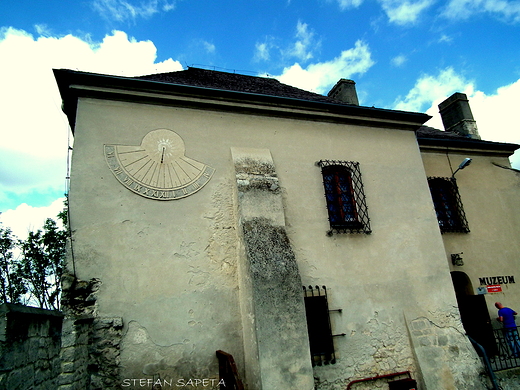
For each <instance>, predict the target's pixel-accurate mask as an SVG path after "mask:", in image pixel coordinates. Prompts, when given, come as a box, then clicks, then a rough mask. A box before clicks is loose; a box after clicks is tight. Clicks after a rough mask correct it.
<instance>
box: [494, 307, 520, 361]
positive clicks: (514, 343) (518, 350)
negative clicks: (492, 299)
mask: <svg viewBox="0 0 520 390" xmlns="http://www.w3.org/2000/svg"><path fill="white" fill-rule="evenodd" d="M495 307H496V308H497V309H498V318H497V319H498V321H500V322H501V323H502V324H503V326H504V334H505V337H506V340H507V343H508V344H509V348H511V352H512V354H513V356H514V357H515V358H517V357H520V338H519V336H518V329H517V327H516V322H515V316H516V314H517V313H516V311H514V310H513V309H510V308H509V307H505V306H504V305H502V304H501V303H500V302H497V303H495Z"/></svg>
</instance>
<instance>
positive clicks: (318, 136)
mask: <svg viewBox="0 0 520 390" xmlns="http://www.w3.org/2000/svg"><path fill="white" fill-rule="evenodd" d="M159 128H166V129H170V130H173V131H174V132H176V133H177V134H178V135H179V136H180V137H181V138H182V140H183V141H184V144H185V147H186V156H188V157H189V158H192V159H194V160H197V161H200V162H203V163H204V164H207V165H208V166H210V167H212V168H214V169H215V172H214V174H213V176H212V178H211V180H210V181H209V182H208V183H207V184H206V185H205V186H204V188H202V189H201V190H200V191H198V192H197V193H195V194H193V195H190V196H188V197H186V198H183V199H179V200H172V201H157V200H153V199H147V198H144V197H141V196H139V195H136V194H135V193H132V192H131V191H129V190H128V189H127V188H125V187H124V186H122V185H121V184H120V183H119V182H118V181H117V180H116V179H115V177H114V176H113V174H112V172H111V171H110V170H109V168H108V165H107V163H106V161H105V158H104V155H103V145H105V144H122V145H139V144H140V142H141V140H142V138H143V137H144V136H145V135H146V134H147V133H148V132H150V131H152V130H155V129H159ZM232 148H241V149H247V148H256V149H267V150H269V151H270V154H271V156H272V161H273V164H274V168H275V171H276V175H277V178H278V179H279V186H280V190H279V191H280V196H281V199H282V205H283V218H284V219H285V229H286V232H287V237H288V239H289V241H290V245H291V246H292V250H293V252H294V256H295V261H296V263H297V265H298V269H299V273H300V277H301V281H302V284H305V285H326V286H327V288H328V290H329V291H330V293H329V305H330V306H331V308H341V309H343V312H342V313H341V314H331V321H332V326H333V331H334V332H335V333H345V336H340V337H337V338H335V347H336V351H337V357H338V361H337V363H336V364H335V365H330V366H326V367H315V368H314V376H315V378H316V387H317V388H320V389H339V388H344V386H345V385H346V384H347V383H348V381H349V379H352V378H360V377H365V376H373V375H377V374H380V373H387V372H392V371H394V370H395V371H403V370H409V371H411V372H412V373H413V375H414V376H416V377H418V378H419V379H420V380H421V381H422V382H421V383H423V385H424V386H425V388H428V389H446V388H475V389H477V388H479V386H480V385H479V384H478V379H476V378H477V376H478V366H479V365H478V361H477V359H476V355H475V354H474V352H473V351H472V350H471V349H470V348H468V345H469V344H468V341H467V340H466V339H465V338H464V336H463V334H462V332H461V328H460V322H459V319H458V317H457V313H454V311H453V308H454V307H455V306H456V303H455V296H454V293H453V289H452V287H451V279H450V274H449V272H450V269H449V265H448V263H447V262H446V252H445V249H444V243H443V239H442V237H441V235H440V233H439V230H438V227H437V220H436V217H435V213H434V211H433V205H432V203H431V198H430V195H429V190H428V186H427V182H426V176H425V174H424V167H423V164H422V161H421V156H420V153H419V149H418V146H417V143H416V141H415V135H414V134H413V133H412V132H409V131H401V130H390V129H382V128H370V127H360V126H354V125H345V124H334V123H323V122H314V121H298V120H292V119H282V118H275V117H266V116H254V115H242V114H235V113H223V112H217V111H201V110H193V109H187V108H176V107H162V106H153V105H144V104H134V103H124V102H110V101H98V100H94V99H80V101H79V109H78V117H77V124H76V130H75V144H74V155H73V163H72V175H71V183H72V184H71V190H70V205H71V215H70V218H71V227H72V230H73V232H74V233H73V237H74V243H75V248H74V256H75V259H74V261H75V269H76V273H77V276H78V277H79V278H80V279H83V280H89V279H91V278H98V279H100V281H101V285H100V289H99V293H98V301H97V311H98V312H97V314H98V315H100V316H109V317H110V316H114V317H115V316H117V317H122V318H123V321H124V327H123V340H122V344H121V345H122V347H121V348H122V350H121V367H122V368H121V376H122V378H143V377H153V376H154V375H155V376H157V375H160V376H161V378H168V379H174V380H177V379H179V378H213V377H215V376H216V375H218V366H217V361H216V358H215V351H216V350H218V349H221V350H224V351H226V352H228V353H231V354H233V356H234V357H235V360H236V362H237V365H238V367H239V371H240V372H241V375H243V376H245V371H246V370H245V367H246V366H247V365H248V361H247V360H246V357H245V356H246V355H247V354H245V353H244V350H248V348H250V345H249V343H250V342H252V340H251V339H249V338H248V337H245V336H244V335H247V334H248V333H247V332H244V328H243V323H244V315H246V316H247V311H248V310H250V309H251V306H250V305H249V304H248V302H247V300H244V299H241V298H240V296H239V288H246V286H244V284H243V283H242V281H241V280H240V277H241V276H240V275H241V273H240V272H238V267H239V264H238V262H239V261H240V258H241V253H242V254H243V253H244V252H243V251H244V248H243V246H242V245H243V244H242V242H241V238H240V234H239V230H238V228H239V226H240V221H239V218H240V217H239V214H238V206H237V204H238V202H237V199H236V186H237V181H236V177H235V171H234V164H233V160H232V152H231V150H232ZM322 159H330V160H348V161H358V162H359V163H360V170H361V173H362V177H363V184H364V189H365V194H366V197H367V204H368V210H369V215H370V219H371V227H372V231H373V233H372V234H370V235H365V234H354V235H352V234H340V235H333V236H328V235H327V234H326V232H327V231H328V230H329V226H328V220H327V210H326V206H325V200H324V194H323V185H322V182H321V173H320V170H319V168H318V167H317V166H316V165H315V162H316V161H319V160H322ZM244 313H245V314H244ZM419 319H424V320H425V321H427V323H429V324H433V325H431V329H430V330H429V332H430V333H431V334H432V335H433V336H432V338H431V340H430V341H431V342H430V343H429V344H427V345H424V338H422V339H421V338H420V337H419V335H418V334H417V332H416V331H417V329H416V328H414V327H413V326H412V324H414V323H415V322H414V321H417V320H419ZM439 323H442V324H443V326H442V329H443V330H442V332H440V333H439V332H437V330H438V329H440V327H439V325H438V324H439ZM414 332H415V333H414ZM301 337H302V338H305V337H307V336H306V335H305V334H301ZM244 340H245V341H244ZM421 340H423V341H421ZM434 340H435V341H434ZM460 351H463V353H459V352H460ZM422 367H429V368H428V371H427V375H425V374H424V370H423V369H422ZM449 367H451V368H449ZM435 368H438V369H435ZM452 371H460V372H468V373H469V374H468V375H467V376H464V377H460V376H457V375H454V374H453V372H452ZM245 381H246V383H247V377H246V378H245ZM441 384H442V385H441ZM446 385H447V386H448V387H443V386H446ZM450 386H451V387H450ZM464 386H469V387H464ZM250 388H251V389H253V388H255V387H250Z"/></svg>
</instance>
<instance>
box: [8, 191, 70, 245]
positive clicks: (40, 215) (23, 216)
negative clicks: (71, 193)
mask: <svg viewBox="0 0 520 390" xmlns="http://www.w3.org/2000/svg"><path fill="white" fill-rule="evenodd" d="M64 200H65V198H59V199H56V200H55V201H54V202H52V204H50V205H49V206H47V207H32V206H29V205H27V204H25V203H22V204H21V205H19V206H18V207H17V208H16V209H14V210H7V211H6V212H4V213H1V214H0V223H1V224H2V226H3V227H4V228H7V227H8V228H10V229H11V231H12V232H13V234H14V235H15V236H17V237H18V238H20V239H26V238H27V235H28V233H29V231H36V230H38V229H42V227H43V224H44V223H45V221H46V220H47V218H52V219H54V220H55V221H56V222H58V226H61V225H60V224H59V221H58V219H57V218H56V217H57V215H58V213H60V212H61V211H63V208H64V203H63V202H64Z"/></svg>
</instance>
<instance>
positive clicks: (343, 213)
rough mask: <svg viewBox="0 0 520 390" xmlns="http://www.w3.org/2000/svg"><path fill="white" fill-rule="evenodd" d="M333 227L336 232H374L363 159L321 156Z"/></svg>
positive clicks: (318, 164) (324, 184)
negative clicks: (334, 158)
mask: <svg viewBox="0 0 520 390" xmlns="http://www.w3.org/2000/svg"><path fill="white" fill-rule="evenodd" d="M316 165H317V166H319V167H320V168H321V172H322V176H323V186H324V188H325V199H326V203H327V211H328V216H329V224H330V230H329V231H328V232H327V234H328V235H332V234H333V233H365V234H370V233H372V230H371V228H370V218H369V216H368V207H367V203H366V197H365V192H364V189H363V182H362V180H361V171H360V169H359V163H358V162H355V161H341V160H320V161H318V162H316Z"/></svg>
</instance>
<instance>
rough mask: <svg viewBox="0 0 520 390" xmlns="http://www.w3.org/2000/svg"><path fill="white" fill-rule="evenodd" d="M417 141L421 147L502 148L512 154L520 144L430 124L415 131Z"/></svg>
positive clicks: (506, 152)
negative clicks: (460, 132) (488, 139)
mask: <svg viewBox="0 0 520 390" xmlns="http://www.w3.org/2000/svg"><path fill="white" fill-rule="evenodd" d="M415 134H416V136H417V142H418V143H419V145H420V146H421V147H427V146H432V147H443V148H444V147H451V148H469V149H479V150H495V151H496V150H500V151H503V152H505V154H507V155H510V154H513V153H514V152H515V150H517V149H518V148H520V145H517V144H511V143H504V142H494V141H486V140H480V139H474V138H469V137H466V136H463V135H460V134H458V133H455V132H451V131H443V130H438V129H435V128H433V127H429V126H421V127H419V129H417V131H416V132H415Z"/></svg>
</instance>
